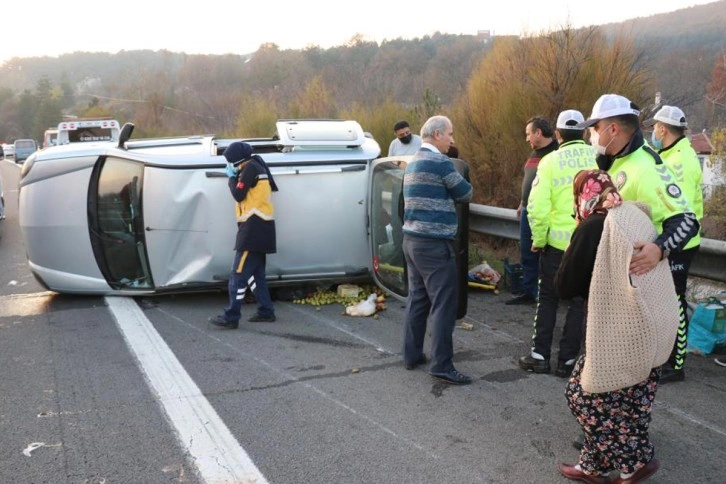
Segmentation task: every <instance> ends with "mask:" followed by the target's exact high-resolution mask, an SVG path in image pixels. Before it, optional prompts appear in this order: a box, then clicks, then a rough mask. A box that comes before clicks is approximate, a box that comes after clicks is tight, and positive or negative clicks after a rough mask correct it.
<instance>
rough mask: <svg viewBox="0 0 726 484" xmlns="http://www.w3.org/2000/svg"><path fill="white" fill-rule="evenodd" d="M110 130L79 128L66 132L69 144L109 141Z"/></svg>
mask: <svg viewBox="0 0 726 484" xmlns="http://www.w3.org/2000/svg"><path fill="white" fill-rule="evenodd" d="M111 135H112V130H111V128H98V127H96V128H94V127H88V128H81V129H77V130H75V131H68V141H70V142H71V143H78V142H81V143H82V142H86V141H111V139H112V137H111Z"/></svg>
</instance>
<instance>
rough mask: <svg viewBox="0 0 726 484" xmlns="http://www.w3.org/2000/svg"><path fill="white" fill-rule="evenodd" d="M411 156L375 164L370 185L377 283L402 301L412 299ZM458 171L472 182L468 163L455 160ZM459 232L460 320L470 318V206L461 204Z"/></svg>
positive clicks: (385, 159)
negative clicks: (407, 249) (407, 188)
mask: <svg viewBox="0 0 726 484" xmlns="http://www.w3.org/2000/svg"><path fill="white" fill-rule="evenodd" d="M411 158H412V157H410V156H403V157H388V158H380V159H378V160H374V161H373V163H372V167H371V178H370V183H369V194H368V200H369V207H368V210H369V217H368V219H369V231H368V232H369V237H370V244H371V256H372V258H373V279H374V280H375V282H376V284H377V285H378V286H380V287H381V288H382V289H384V290H386V291H388V292H390V293H391V294H393V295H394V296H396V297H397V298H399V299H402V300H403V299H405V298H406V296H407V295H408V274H407V271H406V261H405V259H404V256H403V248H402V243H403V230H402V228H403V173H404V171H405V169H406V165H407V163H408V161H410V160H411ZM453 162H454V166H455V167H456V170H457V171H458V172H459V173H461V174H462V175H463V176H464V178H466V179H467V180H468V179H469V167H468V165H467V164H466V162H464V161H462V160H459V159H455V160H453ZM456 209H457V214H458V217H459V230H458V233H457V235H456V240H455V244H454V248H455V250H456V264H457V268H458V270H459V277H458V281H457V282H458V284H457V285H458V289H459V291H458V293H459V299H458V305H457V306H458V307H457V314H456V317H457V318H463V317H464V316H465V315H466V311H467V305H468V266H469V256H468V254H469V204H468V203H463V204H457V205H456Z"/></svg>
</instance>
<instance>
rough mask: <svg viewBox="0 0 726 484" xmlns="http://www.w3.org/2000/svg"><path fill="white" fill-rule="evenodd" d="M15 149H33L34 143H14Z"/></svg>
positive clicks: (26, 141) (28, 141)
mask: <svg viewBox="0 0 726 484" xmlns="http://www.w3.org/2000/svg"><path fill="white" fill-rule="evenodd" d="M15 147H16V148H35V141H30V140H25V141H16V142H15Z"/></svg>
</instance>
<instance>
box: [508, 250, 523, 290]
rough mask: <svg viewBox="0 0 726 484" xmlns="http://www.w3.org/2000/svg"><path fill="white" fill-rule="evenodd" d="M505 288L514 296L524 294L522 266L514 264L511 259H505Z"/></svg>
mask: <svg viewBox="0 0 726 484" xmlns="http://www.w3.org/2000/svg"><path fill="white" fill-rule="evenodd" d="M504 287H506V288H507V289H509V292H511V293H512V294H519V293H521V292H522V264H519V263H515V264H512V263H510V262H509V258H505V259H504Z"/></svg>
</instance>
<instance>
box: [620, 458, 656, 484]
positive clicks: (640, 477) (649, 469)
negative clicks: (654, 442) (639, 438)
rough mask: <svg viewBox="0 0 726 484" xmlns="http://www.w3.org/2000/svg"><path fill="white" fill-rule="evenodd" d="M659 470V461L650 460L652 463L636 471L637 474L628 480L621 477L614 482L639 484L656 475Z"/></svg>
mask: <svg viewBox="0 0 726 484" xmlns="http://www.w3.org/2000/svg"><path fill="white" fill-rule="evenodd" d="M659 468H660V462H658V459H656V458H653V459H650V462H648V463H647V464H645V465H644V466H643V467H641V468H640V469H638V470H637V471H635V474H633V475H632V476H630V477H628V478H627V479H626V478H623V477H621V476H618V477H616V478H615V480H614V481H613V484H636V483H637V482H643V481H644V480H646V479H647V478H649V477H650V476H652V475H653V474H655V473H656V471H657V470H658V469H659Z"/></svg>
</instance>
